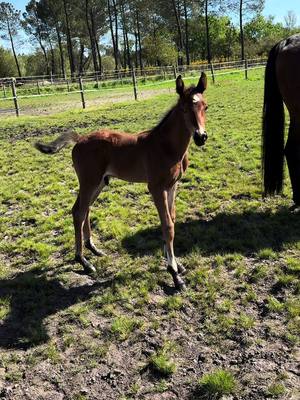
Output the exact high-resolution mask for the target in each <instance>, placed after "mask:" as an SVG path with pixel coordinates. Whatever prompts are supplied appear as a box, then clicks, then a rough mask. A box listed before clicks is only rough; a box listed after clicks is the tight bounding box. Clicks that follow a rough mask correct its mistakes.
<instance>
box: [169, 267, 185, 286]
mask: <svg viewBox="0 0 300 400" xmlns="http://www.w3.org/2000/svg"><path fill="white" fill-rule="evenodd" d="M167 270H168V272H169V273H170V274H171V275H172V278H173V281H174V286H175V289H176V290H178V291H180V292H183V291H184V290H185V289H186V286H185V283H184V280H183V279H182V278H181V276H180V275H179V274H178V272H175V271H174V270H173V268H172V267H171V266H170V265H168V269H167Z"/></svg>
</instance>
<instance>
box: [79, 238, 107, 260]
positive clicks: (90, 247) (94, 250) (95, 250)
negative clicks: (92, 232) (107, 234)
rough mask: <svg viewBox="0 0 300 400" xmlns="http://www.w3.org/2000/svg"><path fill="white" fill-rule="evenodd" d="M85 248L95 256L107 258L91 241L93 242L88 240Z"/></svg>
mask: <svg viewBox="0 0 300 400" xmlns="http://www.w3.org/2000/svg"><path fill="white" fill-rule="evenodd" d="M84 244H85V247H86V248H87V249H88V250H91V252H92V253H93V254H95V256H100V257H101V256H106V254H105V253H104V251H102V250H99V249H98V248H97V247H96V246H95V245H94V243H93V242H92V241H91V240H87V241H86V242H85V243H84Z"/></svg>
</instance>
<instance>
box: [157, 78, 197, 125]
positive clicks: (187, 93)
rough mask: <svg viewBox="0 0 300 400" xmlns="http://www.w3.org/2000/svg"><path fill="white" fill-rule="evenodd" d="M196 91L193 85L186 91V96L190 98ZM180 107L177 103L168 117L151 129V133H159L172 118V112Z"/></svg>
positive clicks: (167, 114) (168, 113)
mask: <svg viewBox="0 0 300 400" xmlns="http://www.w3.org/2000/svg"><path fill="white" fill-rule="evenodd" d="M194 90H195V85H191V86H190V87H188V88H187V89H185V95H186V96H187V97H188V96H190V95H191V93H192V92H193V91H194ZM177 106H178V103H176V104H175V105H174V106H173V107H172V108H171V109H170V110H169V111H168V112H167V113H166V115H165V116H164V117H163V118H162V120H161V121H160V122H159V123H158V124H157V125H156V126H155V127H154V128H152V129H151V133H155V132H159V131H160V128H162V127H163V126H164V124H165V123H166V122H167V121H168V119H169V117H170V116H171V114H172V112H173V111H174V110H175V108H176V107H177Z"/></svg>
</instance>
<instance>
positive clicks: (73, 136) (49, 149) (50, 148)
mask: <svg viewBox="0 0 300 400" xmlns="http://www.w3.org/2000/svg"><path fill="white" fill-rule="evenodd" d="M79 138H80V135H78V133H76V132H72V131H67V132H64V133H63V134H62V135H60V136H59V137H58V138H57V139H55V140H54V141H53V142H50V143H47V144H46V143H41V142H36V143H35V144H34V146H35V148H36V149H38V150H39V151H40V152H42V153H45V154H54V153H57V152H58V151H59V150H61V149H62V148H63V147H65V146H66V145H67V144H69V143H72V142H75V143H77V142H78V140H79Z"/></svg>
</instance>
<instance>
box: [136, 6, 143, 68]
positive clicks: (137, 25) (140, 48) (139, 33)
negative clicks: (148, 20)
mask: <svg viewBox="0 0 300 400" xmlns="http://www.w3.org/2000/svg"><path fill="white" fill-rule="evenodd" d="M136 27H137V35H138V43H139V60H140V69H141V71H142V70H143V61H142V45H141V31H140V18H139V12H138V10H136Z"/></svg>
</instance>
